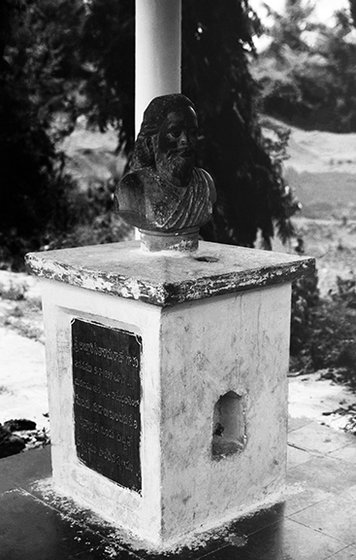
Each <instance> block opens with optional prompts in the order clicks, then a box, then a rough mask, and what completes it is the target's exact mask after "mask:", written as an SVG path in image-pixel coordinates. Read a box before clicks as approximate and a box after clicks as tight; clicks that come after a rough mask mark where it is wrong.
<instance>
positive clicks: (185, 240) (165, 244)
mask: <svg viewBox="0 0 356 560" xmlns="http://www.w3.org/2000/svg"><path fill="white" fill-rule="evenodd" d="M139 232H140V238H141V249H143V250H144V251H150V252H152V253H156V252H158V251H177V252H181V253H187V252H188V253H191V252H192V251H196V250H197V249H198V246H199V228H189V229H185V230H181V231H179V232H172V233H163V232H161V231H149V230H146V229H140V230H139Z"/></svg>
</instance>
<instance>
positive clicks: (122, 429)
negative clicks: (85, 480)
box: [72, 319, 142, 492]
mask: <svg viewBox="0 0 356 560" xmlns="http://www.w3.org/2000/svg"><path fill="white" fill-rule="evenodd" d="M141 347H142V341H141V338H140V337H139V336H137V335H135V334H134V333H130V332H127V331H124V330H120V329H114V328H109V327H105V326H103V325H99V324H97V323H94V322H89V321H83V320H81V319H73V321H72V360H73V385H74V426H75V428H74V429H75V445H76V449H77V454H78V457H79V458H80V460H81V461H82V462H83V463H84V464H85V465H86V466H87V467H89V468H91V469H93V470H95V471H97V472H99V473H100V474H102V475H104V476H106V477H108V478H110V479H111V480H113V481H115V482H117V483H119V484H121V485H122V486H125V487H126V488H130V489H132V490H136V491H138V492H140V490H141V466H140V433H141V419H140V398H141V384H140V364H141V361H140V360H141Z"/></svg>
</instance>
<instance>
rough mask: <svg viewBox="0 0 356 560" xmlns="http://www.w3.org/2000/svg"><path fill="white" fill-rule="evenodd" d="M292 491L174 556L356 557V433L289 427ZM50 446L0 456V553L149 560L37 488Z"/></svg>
mask: <svg viewBox="0 0 356 560" xmlns="http://www.w3.org/2000/svg"><path fill="white" fill-rule="evenodd" d="M288 453H289V468H288V480H289V484H290V485H291V490H292V492H291V495H290V497H289V498H288V499H287V500H286V501H285V502H284V503H281V504H277V505H276V506H274V507H272V508H271V509H269V510H267V511H264V512H261V513H259V514H256V515H255V516H252V517H250V518H247V519H245V520H240V521H238V522H236V523H234V524H232V525H231V526H230V527H229V528H228V530H227V531H225V532H223V533H222V536H221V537H220V538H217V539H215V540H213V541H212V542H208V543H206V544H205V545H204V546H203V545H202V546H201V547H200V548H195V549H194V550H193V549H186V550H182V551H180V552H179V553H177V554H175V555H173V556H172V555H171V558H172V559H178V558H179V559H192V560H198V559H200V558H204V559H206V560H326V559H333V560H352V559H356V468H355V467H356V437H355V436H352V435H347V434H344V433H343V432H341V431H336V430H333V429H332V428H329V427H327V426H322V425H320V424H318V423H316V422H311V421H310V420H308V419H305V418H304V419H298V418H297V419H295V418H294V419H292V420H291V421H290V428H289V446H288ZM50 469H51V467H50V450H49V447H46V448H44V449H41V450H33V451H28V452H27V453H25V454H23V453H22V454H20V455H15V456H13V457H8V458H6V459H2V460H1V461H0V560H28V559H31V560H32V559H34V560H72V559H74V558H75V559H80V560H112V559H117V560H138V559H140V558H141V559H142V558H143V559H145V560H151V559H153V558H155V559H156V560H158V559H159V558H163V556H157V555H155V556H154V555H152V554H151V555H150V554H147V553H145V552H144V551H140V550H135V551H132V550H130V549H129V548H128V547H127V546H126V545H125V544H124V543H123V541H121V542H120V540H118V539H117V538H116V539H113V538H112V527H110V526H109V525H107V524H103V523H100V522H98V520H95V518H94V517H93V516H91V515H89V514H88V512H85V511H82V510H79V509H78V508H73V507H71V506H70V502H63V501H62V500H58V499H55V498H54V497H53V495H52V496H51V494H50V493H46V492H44V491H43V489H42V491H39V490H38V486H36V484H34V481H35V480H43V479H45V478H47V477H48V476H49V475H50Z"/></svg>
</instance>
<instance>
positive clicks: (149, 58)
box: [135, 0, 181, 134]
mask: <svg viewBox="0 0 356 560" xmlns="http://www.w3.org/2000/svg"><path fill="white" fill-rule="evenodd" d="M180 84H181V0H136V99H135V101H136V107H135V122H136V134H138V132H139V130H140V126H141V122H142V115H143V112H144V110H145V108H146V107H147V105H148V103H149V102H150V101H151V99H153V98H154V97H156V96H158V95H165V94H167V93H179V92H180V87H181V85H180Z"/></svg>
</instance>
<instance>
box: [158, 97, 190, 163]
mask: <svg viewBox="0 0 356 560" xmlns="http://www.w3.org/2000/svg"><path fill="white" fill-rule="evenodd" d="M197 135H198V119H197V115H196V113H195V111H194V110H193V109H192V108H191V107H187V109H185V110H182V111H177V112H175V111H174V112H171V113H168V115H167V117H166V119H165V121H164V122H163V124H162V126H161V129H160V131H159V134H158V151H159V152H160V153H162V154H165V156H166V157H167V158H170V156H177V157H180V158H183V159H187V160H192V159H194V157H195V153H196V146H197Z"/></svg>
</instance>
